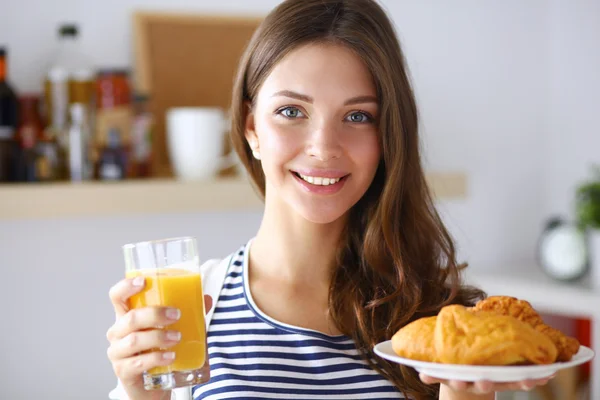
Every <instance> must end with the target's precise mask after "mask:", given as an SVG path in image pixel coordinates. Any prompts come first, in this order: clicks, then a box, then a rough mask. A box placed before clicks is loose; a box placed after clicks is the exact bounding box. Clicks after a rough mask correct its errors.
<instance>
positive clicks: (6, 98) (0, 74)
mask: <svg viewBox="0 0 600 400" xmlns="http://www.w3.org/2000/svg"><path fill="white" fill-rule="evenodd" d="M7 75H8V51H7V50H6V48H4V47H0V182H11V181H12V182H14V181H16V180H17V174H16V172H17V169H16V166H17V165H16V164H17V156H18V152H19V145H18V143H17V141H16V140H15V132H16V129H17V124H18V120H19V111H18V110H19V106H18V100H17V96H16V94H15V91H14V90H13V88H12V86H11V85H10V84H9V82H8V79H7Z"/></svg>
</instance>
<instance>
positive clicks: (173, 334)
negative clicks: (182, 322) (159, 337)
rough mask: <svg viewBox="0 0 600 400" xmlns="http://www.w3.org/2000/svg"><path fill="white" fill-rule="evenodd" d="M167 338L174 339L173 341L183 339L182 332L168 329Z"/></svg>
mask: <svg viewBox="0 0 600 400" xmlns="http://www.w3.org/2000/svg"><path fill="white" fill-rule="evenodd" d="M167 339H168V340H172V341H177V342H178V341H180V340H181V332H177V331H168V332H167Z"/></svg>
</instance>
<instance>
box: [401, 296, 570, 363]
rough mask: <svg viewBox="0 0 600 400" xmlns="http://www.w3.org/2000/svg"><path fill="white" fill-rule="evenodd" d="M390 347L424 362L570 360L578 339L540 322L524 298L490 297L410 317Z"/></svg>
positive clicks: (534, 361) (540, 361)
mask: <svg viewBox="0 0 600 400" xmlns="http://www.w3.org/2000/svg"><path fill="white" fill-rule="evenodd" d="M392 348H393V349H394V352H395V353H396V354H398V355H399V356H401V357H405V358H410V359H413V360H420V361H428V362H441V363H456V364H477V365H510V364H547V363H553V362H555V361H568V360H570V359H571V357H572V356H573V354H575V353H577V351H578V350H579V342H578V341H577V340H576V339H575V338H571V337H568V336H565V335H564V334H563V333H562V332H560V331H559V330H557V329H554V328H551V327H550V326H548V325H546V324H544V322H543V320H542V317H541V316H540V315H539V314H538V313H537V312H536V311H535V309H534V308H533V307H532V306H531V305H530V304H529V303H528V302H527V301H524V300H519V299H516V298H514V297H509V296H493V297H489V298H487V299H485V300H482V301H480V302H478V303H477V304H476V305H475V306H474V307H471V308H466V307H462V306H447V307H444V308H442V310H441V311H440V313H439V314H438V316H437V317H425V318H421V319H418V320H416V321H413V322H411V323H410V324H408V325H406V326H405V327H403V328H402V329H400V330H399V331H398V332H396V334H395V335H394V336H393V337H392Z"/></svg>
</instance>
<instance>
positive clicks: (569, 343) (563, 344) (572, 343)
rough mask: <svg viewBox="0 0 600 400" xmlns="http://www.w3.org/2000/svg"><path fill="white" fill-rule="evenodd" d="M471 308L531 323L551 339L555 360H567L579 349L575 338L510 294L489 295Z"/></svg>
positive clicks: (527, 303)
mask: <svg viewBox="0 0 600 400" xmlns="http://www.w3.org/2000/svg"><path fill="white" fill-rule="evenodd" d="M473 310H483V311H494V312H497V313H499V314H502V315H510V316H513V317H515V318H517V319H518V320H519V321H523V322H526V323H527V324H529V325H531V326H532V327H533V328H535V329H536V330H537V331H539V332H542V333H544V334H545V335H546V336H548V337H549V338H550V340H552V342H553V343H554V345H555V346H556V349H557V350H558V356H557V359H556V360H557V361H569V360H571V358H572V357H573V355H574V354H576V353H577V352H578V351H579V341H578V340H577V339H575V338H573V337H569V336H566V335H564V334H563V333H562V332H561V331H559V330H558V329H554V328H552V327H550V326H548V325H546V324H544V321H543V320H542V317H541V316H540V315H539V314H538V313H537V312H536V311H535V309H534V308H533V307H532V306H531V304H529V302H527V301H525V300H519V299H517V298H514V297H510V296H491V297H488V298H487V299H485V300H481V301H479V302H478V303H477V304H476V305H475V307H473Z"/></svg>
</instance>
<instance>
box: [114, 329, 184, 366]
mask: <svg viewBox="0 0 600 400" xmlns="http://www.w3.org/2000/svg"><path fill="white" fill-rule="evenodd" d="M180 340H181V333H180V332H178V331H173V330H169V331H165V330H162V329H152V330H149V331H141V332H132V333H130V334H129V335H127V336H125V337H124V338H123V339H121V340H118V341H116V342H114V343H113V344H112V345H111V346H110V347H109V348H108V351H107V354H108V359H109V360H111V361H112V362H115V361H118V360H121V359H124V358H129V357H133V356H135V355H137V354H139V353H141V352H144V351H148V350H151V349H157V348H160V349H168V348H170V347H172V346H174V345H176V344H177V343H178V342H179V341H180Z"/></svg>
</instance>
